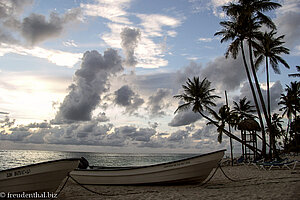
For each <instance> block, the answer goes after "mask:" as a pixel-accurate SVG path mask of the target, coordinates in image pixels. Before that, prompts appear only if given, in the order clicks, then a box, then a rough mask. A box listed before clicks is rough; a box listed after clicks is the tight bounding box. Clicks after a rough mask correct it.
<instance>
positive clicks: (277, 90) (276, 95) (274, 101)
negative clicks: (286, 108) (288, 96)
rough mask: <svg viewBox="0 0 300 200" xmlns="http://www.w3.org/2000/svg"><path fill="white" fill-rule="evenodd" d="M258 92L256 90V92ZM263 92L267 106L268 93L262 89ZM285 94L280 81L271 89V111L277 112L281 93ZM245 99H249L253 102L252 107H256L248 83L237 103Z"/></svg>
mask: <svg viewBox="0 0 300 200" xmlns="http://www.w3.org/2000/svg"><path fill="white" fill-rule="evenodd" d="M255 91H256V90H255ZM261 92H262V94H263V98H264V100H265V103H266V106H267V101H266V100H267V91H266V90H264V89H263V88H261ZM282 92H283V89H282V85H281V83H280V81H276V82H275V83H274V84H273V85H272V87H270V98H271V111H275V110H276V109H277V108H278V107H279V106H278V102H279V101H280V96H281V93H282ZM244 97H247V99H248V100H250V101H251V103H252V105H254V100H253V96H252V92H251V89H250V86H249V83H248V82H245V83H244V84H243V86H242V88H241V90H240V96H239V98H234V99H237V100H235V101H238V99H242V98H244Z"/></svg>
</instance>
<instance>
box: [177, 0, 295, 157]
mask: <svg viewBox="0 0 300 200" xmlns="http://www.w3.org/2000/svg"><path fill="white" fill-rule="evenodd" d="M279 7H281V5H280V4H279V3H275V2H272V1H270V0H253V1H249V0H237V1H235V2H231V3H229V4H228V5H226V6H223V7H222V8H223V10H224V12H225V13H226V15H227V17H228V18H227V19H228V20H227V21H222V22H220V25H221V26H222V29H221V30H220V31H218V32H216V33H215V36H222V39H221V43H223V42H228V41H231V43H230V44H229V46H228V48H227V50H226V53H225V57H226V58H228V56H229V55H231V56H232V57H233V58H234V59H236V58H237V56H238V55H239V54H240V53H241V56H242V58H243V63H244V69H245V72H246V75H247V78H248V82H249V85H250V89H251V92H252V96H253V100H254V105H255V106H252V105H250V101H247V99H246V97H244V98H243V99H240V100H239V102H233V104H234V107H233V110H231V109H230V107H229V106H228V105H223V106H221V107H220V109H219V110H218V112H215V111H214V110H213V109H212V108H213V107H215V106H216V104H215V102H214V100H215V99H217V98H220V97H219V96H216V95H212V92H213V91H214V89H211V88H210V85H211V83H210V82H209V81H208V80H206V79H204V80H202V81H200V80H199V78H197V77H194V78H193V79H192V80H191V79H188V81H187V82H186V85H183V86H182V87H183V89H184V93H183V94H180V95H176V96H175V98H178V99H180V100H183V101H184V102H185V103H184V104H182V105H180V106H179V107H178V108H177V110H176V111H175V112H177V111H180V110H185V109H189V108H192V110H193V111H194V112H198V113H199V114H200V115H201V116H202V117H203V118H205V119H207V120H208V121H209V122H208V124H213V125H215V126H216V127H217V131H218V133H219V134H218V141H219V142H222V134H223V133H224V134H225V135H227V136H228V137H230V138H232V139H235V140H236V141H238V142H241V143H243V144H245V143H244V141H242V140H241V139H239V138H238V137H237V136H235V135H234V134H232V133H231V131H227V130H226V128H225V125H226V124H228V125H229V126H232V127H235V128H236V127H237V125H238V124H239V123H241V122H242V121H244V122H245V120H246V121H247V120H252V121H253V119H255V118H256V117H258V119H259V122H260V127H257V128H260V129H261V131H262V137H260V136H259V137H260V138H261V139H262V149H261V150H259V149H257V150H256V149H255V148H254V147H252V146H249V145H246V146H247V147H248V148H250V149H251V150H253V151H259V152H261V154H262V156H264V157H267V154H266V147H267V145H268V144H267V140H266V132H267V133H268V135H269V143H270V145H268V146H269V147H270V148H269V149H270V151H269V155H273V156H278V151H277V147H276V146H277V145H278V144H282V142H283V146H282V147H283V148H284V149H285V150H286V151H290V150H296V151H300V146H299V144H300V133H299V131H300V127H299V124H300V117H299V116H298V114H299V112H300V105H299V104H300V83H299V82H297V81H295V82H291V84H290V86H286V89H285V92H286V93H285V94H282V95H281V98H280V102H279V103H278V104H279V105H280V106H281V108H280V110H279V111H283V113H282V116H280V115H279V114H278V113H271V103H270V102H271V99H270V77H269V65H271V67H272V69H273V70H274V72H275V73H280V69H279V64H280V63H281V64H283V66H285V67H286V68H290V66H289V64H288V63H287V62H286V61H285V60H284V59H283V58H282V57H280V56H281V54H289V49H288V48H286V47H284V46H283V45H284V43H285V42H284V41H283V39H284V35H280V36H276V34H277V32H276V26H275V24H274V23H273V22H272V20H271V19H270V18H269V17H268V16H266V15H265V14H263V12H266V11H271V10H274V9H276V8H279ZM263 26H264V27H267V28H270V29H271V30H270V31H266V32H264V33H263V32H262V31H261V28H262V27H263ZM245 46H246V47H248V56H246V53H245V50H246V49H245ZM264 60H265V67H266V76H267V103H265V101H264V99H263V96H262V92H261V88H260V83H259V80H258V78H257V74H256V71H257V69H258V67H259V66H260V65H261V64H262V63H263V61H264ZM248 63H250V64H248ZM296 67H297V71H299V70H300V67H299V66H296ZM289 76H291V77H299V73H298V74H289ZM253 82H254V83H253ZM266 105H267V107H266ZM254 107H255V109H254ZM255 112H256V114H257V116H255V115H254V113H255ZM209 115H211V116H212V117H213V119H212V118H210V116H209ZM263 117H264V118H263ZM284 117H287V119H288V123H287V128H286V130H285V129H284V125H283V124H284V122H285V118H284ZM264 123H266V127H265V126H264ZM229 130H230V129H229ZM281 141H282V142H281Z"/></svg>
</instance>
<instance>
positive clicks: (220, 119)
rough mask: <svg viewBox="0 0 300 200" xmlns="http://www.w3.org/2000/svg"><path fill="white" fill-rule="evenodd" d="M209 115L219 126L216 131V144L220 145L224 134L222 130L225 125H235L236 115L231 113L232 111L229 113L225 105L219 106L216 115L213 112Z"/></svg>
mask: <svg viewBox="0 0 300 200" xmlns="http://www.w3.org/2000/svg"><path fill="white" fill-rule="evenodd" d="M210 113H211V114H212V115H213V117H214V118H215V119H216V120H217V123H218V124H219V126H220V127H218V129H217V131H218V133H219V135H218V142H219V143H221V142H222V134H223V132H224V131H223V130H224V129H225V125H226V123H227V124H228V125H229V126H234V125H236V119H237V117H236V116H237V115H236V114H235V113H233V112H232V111H230V108H229V107H228V106H227V105H223V106H221V107H220V109H219V112H218V113H216V112H215V111H211V112H210ZM207 124H213V123H211V122H208V123H207Z"/></svg>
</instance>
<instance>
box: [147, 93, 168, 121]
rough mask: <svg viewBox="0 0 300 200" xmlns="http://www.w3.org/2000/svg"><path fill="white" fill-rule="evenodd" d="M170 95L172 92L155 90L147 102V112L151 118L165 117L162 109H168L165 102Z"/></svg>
mask: <svg viewBox="0 0 300 200" xmlns="http://www.w3.org/2000/svg"><path fill="white" fill-rule="evenodd" d="M171 94H172V90H170V89H165V88H159V89H157V90H156V93H155V94H153V95H151V96H150V97H149V99H148V102H147V105H148V107H147V110H148V111H149V113H150V116H151V117H159V116H163V115H166V113H165V111H164V109H166V108H168V107H169V106H170V105H169V102H168V101H167V99H168V98H170V95H171Z"/></svg>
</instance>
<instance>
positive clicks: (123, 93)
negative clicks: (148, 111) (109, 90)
mask: <svg viewBox="0 0 300 200" xmlns="http://www.w3.org/2000/svg"><path fill="white" fill-rule="evenodd" d="M114 103H115V104H117V105H120V106H123V107H125V108H126V112H127V113H129V114H132V113H134V112H135V111H136V110H137V109H138V108H139V107H140V106H141V105H142V104H143V103H144V100H143V99H142V98H140V96H139V95H138V94H136V93H135V92H134V91H133V90H132V89H131V88H130V87H129V86H128V85H124V86H122V87H121V88H120V89H118V90H117V91H116V92H115V99H114Z"/></svg>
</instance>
